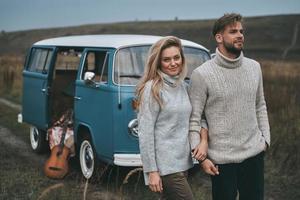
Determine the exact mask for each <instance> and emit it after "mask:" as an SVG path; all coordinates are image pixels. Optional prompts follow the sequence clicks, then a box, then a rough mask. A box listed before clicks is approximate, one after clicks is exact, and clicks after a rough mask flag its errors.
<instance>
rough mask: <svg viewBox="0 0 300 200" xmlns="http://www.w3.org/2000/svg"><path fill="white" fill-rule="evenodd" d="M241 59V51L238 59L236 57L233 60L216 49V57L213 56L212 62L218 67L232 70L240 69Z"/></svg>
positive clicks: (242, 55)
mask: <svg viewBox="0 0 300 200" xmlns="http://www.w3.org/2000/svg"><path fill="white" fill-rule="evenodd" d="M243 57H244V54H243V52H242V51H241V54H240V56H239V57H237V58H235V59H231V58H228V57H226V56H224V55H223V54H222V53H221V52H220V51H219V49H218V48H216V56H215V58H214V60H215V62H216V64H217V65H218V66H221V67H225V68H230V69H234V68H237V67H240V66H241V65H242V61H243Z"/></svg>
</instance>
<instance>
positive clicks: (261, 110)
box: [256, 66, 271, 146]
mask: <svg viewBox="0 0 300 200" xmlns="http://www.w3.org/2000/svg"><path fill="white" fill-rule="evenodd" d="M256 117H257V122H258V127H259V129H260V131H261V132H262V134H263V137H264V138H265V141H266V143H267V144H268V145H269V146H270V141H271V138H270V126H269V120H268V113H267V106H266V101H265V96H264V90H263V79H262V72H261V68H260V66H259V84H258V88H257V93H256Z"/></svg>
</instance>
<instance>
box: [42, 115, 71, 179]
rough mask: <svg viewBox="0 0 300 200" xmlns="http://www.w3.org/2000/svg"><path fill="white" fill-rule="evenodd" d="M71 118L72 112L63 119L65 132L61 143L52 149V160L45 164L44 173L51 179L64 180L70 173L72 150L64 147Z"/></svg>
mask: <svg viewBox="0 0 300 200" xmlns="http://www.w3.org/2000/svg"><path fill="white" fill-rule="evenodd" d="M71 117H72V112H71V111H68V112H67V114H66V116H65V119H63V120H64V121H63V127H62V128H63V132H62V136H61V140H60V143H59V144H58V145H56V146H54V147H53V148H52V150H51V155H50V158H49V159H48V160H47V161H46V163H45V166H44V173H45V175H46V176H47V177H49V178H53V179H62V178H63V177H65V175H66V174H67V173H68V171H69V164H68V158H69V153H70V149H69V148H68V147H66V146H65V145H64V141H65V136H66V132H67V128H68V123H69V121H70V119H71Z"/></svg>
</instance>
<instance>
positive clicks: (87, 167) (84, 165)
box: [80, 140, 94, 179]
mask: <svg viewBox="0 0 300 200" xmlns="http://www.w3.org/2000/svg"><path fill="white" fill-rule="evenodd" d="M80 166H81V171H82V174H83V175H84V177H85V178H87V179H89V178H90V177H91V176H92V174H93V171H94V153H93V148H92V145H91V144H90V142H89V141H87V140H84V141H83V142H82V144H81V147H80Z"/></svg>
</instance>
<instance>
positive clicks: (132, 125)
mask: <svg viewBox="0 0 300 200" xmlns="http://www.w3.org/2000/svg"><path fill="white" fill-rule="evenodd" d="M128 131H129V133H130V134H131V135H132V136H134V137H139V130H138V120H137V119H133V120H131V121H130V122H129V123H128Z"/></svg>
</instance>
